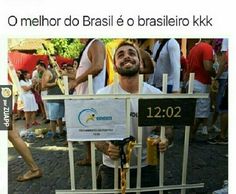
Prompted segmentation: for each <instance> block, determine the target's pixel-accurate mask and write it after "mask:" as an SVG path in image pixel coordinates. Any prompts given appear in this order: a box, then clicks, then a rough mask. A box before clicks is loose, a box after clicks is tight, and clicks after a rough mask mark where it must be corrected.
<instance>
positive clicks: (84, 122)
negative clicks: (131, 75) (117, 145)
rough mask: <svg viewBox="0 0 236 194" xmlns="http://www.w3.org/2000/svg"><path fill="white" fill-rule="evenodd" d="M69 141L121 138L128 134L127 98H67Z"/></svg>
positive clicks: (66, 110)
mask: <svg viewBox="0 0 236 194" xmlns="http://www.w3.org/2000/svg"><path fill="white" fill-rule="evenodd" d="M65 119H66V127H67V140H68V141H104V140H121V139H124V138H125V137H127V136H128V130H127V129H126V100H125V99H88V100H87V99H86V100H65Z"/></svg>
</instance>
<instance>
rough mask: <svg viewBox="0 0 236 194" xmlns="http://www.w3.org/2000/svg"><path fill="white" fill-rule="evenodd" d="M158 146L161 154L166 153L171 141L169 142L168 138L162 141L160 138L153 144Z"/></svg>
mask: <svg viewBox="0 0 236 194" xmlns="http://www.w3.org/2000/svg"><path fill="white" fill-rule="evenodd" d="M157 144H159V151H160V152H165V151H166V150H167V149H168V146H169V141H168V139H167V138H163V139H161V138H160V137H159V138H157V139H156V140H155V141H153V143H152V145H157Z"/></svg>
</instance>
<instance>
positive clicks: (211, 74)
mask: <svg viewBox="0 0 236 194" xmlns="http://www.w3.org/2000/svg"><path fill="white" fill-rule="evenodd" d="M80 41H81V43H82V44H84V49H83V50H82V52H81V53H80V55H78V58H76V60H75V64H63V65H62V67H61V69H60V71H59V72H60V74H61V75H66V76H68V81H69V83H68V84H69V88H70V94H72V95H85V94H88V93H89V89H88V75H92V77H93V91H92V92H93V94H98V95H99V94H111V93H112V92H113V91H114V90H113V87H117V88H118V91H117V92H118V93H121V94H127V93H129V94H136V93H139V87H138V86H139V85H138V76H139V74H144V75H145V76H144V77H145V80H144V81H145V82H144V85H143V86H142V93H145V94H161V93H162V76H163V74H168V82H167V92H168V93H181V92H184V91H186V88H187V87H188V85H189V83H188V77H189V74H190V73H195V77H194V93H210V94H211V95H210V97H209V98H207V99H197V103H196V112H195V121H194V124H193V126H191V135H190V140H191V142H194V140H195V138H196V136H197V131H200V132H201V133H202V134H203V135H206V136H207V135H208V133H209V132H210V131H211V130H217V132H219V134H218V135H217V136H214V137H210V136H209V138H208V140H207V141H208V143H210V144H227V143H228V133H227V132H228V131H227V130H228V40H227V39H201V40H199V42H198V43H196V44H195V45H194V46H193V47H192V48H191V49H190V50H189V52H188V55H187V57H184V56H183V53H182V52H181V49H180V44H179V43H178V42H177V40H176V39H174V38H170V39H157V40H155V41H152V45H151V46H150V44H148V45H146V46H143V45H145V41H149V40H144V39H129V40H121V41H119V44H117V45H116V48H113V50H114V52H113V55H112V56H113V57H112V61H111V60H109V59H108V55H107V53H109V54H111V53H112V52H111V50H109V49H108V48H107V47H106V45H105V44H104V43H103V42H102V41H101V40H98V39H81V40H80ZM55 62H56V61H55ZM108 69H109V71H108ZM114 72H116V73H117V74H118V83H117V84H118V85H116V86H115V83H109V84H108V80H113V77H112V76H113V75H114ZM109 76H110V77H109ZM58 79H60V77H58V74H57V72H56V71H55V69H54V68H53V67H52V66H50V64H46V63H45V62H44V61H42V60H39V61H38V62H37V64H36V70H35V72H33V74H32V79H30V74H29V72H27V71H24V70H21V71H20V72H19V80H20V85H21V88H22V92H21V95H20V97H19V98H20V100H22V102H23V107H22V110H23V112H24V114H25V129H26V130H30V127H31V126H32V125H38V124H39V122H38V121H37V120H36V117H35V114H36V111H37V110H38V109H39V108H40V112H41V114H42V117H43V119H45V122H47V121H49V122H50V127H49V130H50V132H51V133H52V140H53V141H57V140H61V139H63V137H65V136H66V131H65V130H64V129H63V117H64V109H65V107H64V101H63V100H47V101H46V102H45V101H42V98H41V96H45V95H60V94H62V91H61V89H60V87H59V85H58ZM213 94H214V95H213ZM132 100H133V101H132V103H131V111H132V112H135V113H137V111H138V107H137V106H138V105H137V99H132ZM210 111H213V115H214V116H213V118H212V120H211V122H209V119H210ZM18 114H19V113H18ZM218 115H219V117H220V119H219V122H220V126H219V127H216V121H217V116H218ZM18 116H19V117H20V115H18ZM130 122H131V135H133V136H134V137H135V138H137V127H138V118H137V117H131V121H130ZM200 124H202V128H201V129H199V126H200ZM57 127H58V128H59V132H58V131H57V130H56V129H57ZM146 128H147V129H146V130H143V131H144V132H143V143H142V149H143V154H142V176H143V177H145V176H147V177H150V176H151V177H153V179H152V180H153V181H149V182H148V183H147V182H143V183H142V186H154V185H155V184H156V183H158V180H156V179H158V174H157V172H158V171H157V170H156V168H157V166H150V165H148V164H147V162H146V157H147V156H146V151H145V150H146V143H145V142H146V138H147V137H148V136H149V135H150V134H151V133H152V132H153V131H157V133H159V132H160V129H159V127H146ZM173 128H174V127H173V126H169V127H167V130H166V134H165V138H164V139H160V138H158V139H157V140H156V141H155V142H154V143H153V146H155V145H157V144H158V145H159V150H160V152H164V151H166V150H167V149H168V146H169V145H170V144H171V142H172V140H173ZM17 138H18V139H19V138H20V137H19V136H17ZM11 139H14V138H11ZM64 140H65V138H64ZM11 141H12V140H11ZM13 141H14V140H13ZM86 147H87V154H86V157H85V158H84V159H82V160H79V161H77V164H78V165H82V166H83V165H91V154H90V151H91V150H90V149H91V148H90V142H86ZM96 147H97V149H98V150H100V151H101V152H102V153H103V164H102V166H101V167H100V175H101V176H100V178H101V188H113V183H114V181H113V178H114V176H113V170H112V169H113V168H114V160H118V159H119V158H120V148H119V146H117V145H114V144H112V143H111V142H97V143H96ZM20 149H24V150H26V149H27V148H26V147H25V146H20ZM27 153H28V152H27ZM28 155H30V153H28ZM135 158H136V156H135V154H132V157H131V164H130V165H131V168H132V172H131V176H132V175H134V174H136V163H135V161H136V159H135ZM27 173H28V174H29V173H31V174H30V175H28V174H27ZM27 173H26V174H25V175H24V177H23V178H19V179H18V180H19V181H26V180H30V179H31V178H38V177H40V176H42V172H41V170H40V169H39V167H37V166H36V165H34V166H32V167H31V170H30V172H27ZM150 173H152V174H151V175H150ZM29 177H30V178H29ZM155 177H156V179H155ZM142 180H145V178H142ZM131 181H132V179H131ZM131 186H135V182H131ZM150 193H151V192H150Z"/></svg>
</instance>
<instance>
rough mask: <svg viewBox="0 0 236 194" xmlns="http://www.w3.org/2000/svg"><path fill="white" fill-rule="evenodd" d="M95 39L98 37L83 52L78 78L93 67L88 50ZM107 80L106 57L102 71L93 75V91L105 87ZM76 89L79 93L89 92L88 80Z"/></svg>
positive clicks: (77, 73)
mask: <svg viewBox="0 0 236 194" xmlns="http://www.w3.org/2000/svg"><path fill="white" fill-rule="evenodd" d="M95 40H96V39H93V40H92V41H90V43H89V44H88V45H87V47H86V48H85V50H84V52H83V54H82V57H81V60H80V64H79V67H78V69H77V72H76V78H78V77H79V76H81V75H82V74H83V73H84V72H85V71H86V70H87V69H89V68H90V67H91V65H92V63H91V61H90V59H89V57H88V50H89V48H90V46H91V45H92V44H93V42H94V41H95ZM105 81H106V59H104V62H103V69H102V71H101V72H100V73H99V74H98V75H96V76H95V77H93V92H94V94H95V93H96V92H97V91H98V90H99V89H100V88H103V87H104V86H105ZM75 90H76V94H77V95H81V94H88V81H85V82H83V83H81V84H79V85H78V86H77V87H76V88H75Z"/></svg>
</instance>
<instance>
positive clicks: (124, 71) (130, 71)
mask: <svg viewBox="0 0 236 194" xmlns="http://www.w3.org/2000/svg"><path fill="white" fill-rule="evenodd" d="M127 62H129V63H131V64H132V66H131V67H125V64H126V63H127ZM139 69H140V67H139V65H137V64H136V62H135V61H124V62H122V63H121V64H120V66H119V67H116V70H117V73H118V74H120V75H121V76H126V77H132V76H134V75H136V74H137V73H138V72H139Z"/></svg>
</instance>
